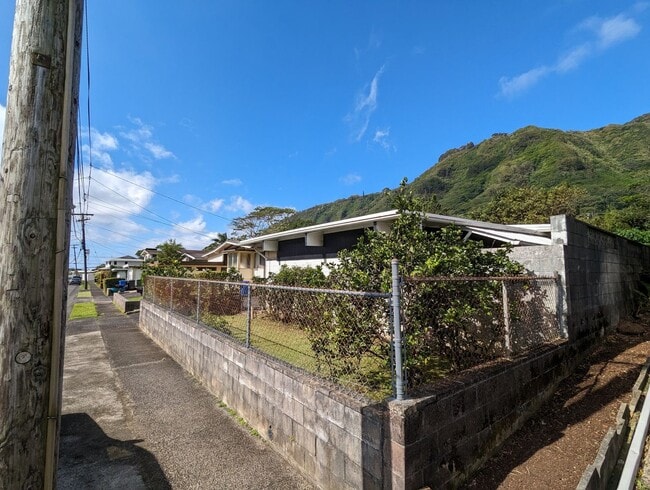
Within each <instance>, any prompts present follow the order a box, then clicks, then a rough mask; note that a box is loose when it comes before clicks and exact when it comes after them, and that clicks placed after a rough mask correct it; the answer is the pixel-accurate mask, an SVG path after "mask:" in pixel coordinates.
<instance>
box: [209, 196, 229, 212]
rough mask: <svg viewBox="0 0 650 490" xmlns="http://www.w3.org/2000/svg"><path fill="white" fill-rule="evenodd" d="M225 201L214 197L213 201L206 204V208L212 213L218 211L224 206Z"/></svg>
mask: <svg viewBox="0 0 650 490" xmlns="http://www.w3.org/2000/svg"><path fill="white" fill-rule="evenodd" d="M224 202H225V201H224V200H223V199H213V200H212V201H210V202H209V203H207V204H206V208H207V210H208V211H210V212H212V213H216V212H217V211H219V210H220V209H221V208H222V207H223V204H224Z"/></svg>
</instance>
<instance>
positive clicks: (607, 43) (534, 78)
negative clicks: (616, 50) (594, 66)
mask: <svg viewBox="0 0 650 490" xmlns="http://www.w3.org/2000/svg"><path fill="white" fill-rule="evenodd" d="M643 5H645V4H637V6H636V8H635V9H634V10H635V11H637V12H639V11H641V10H642V9H643V8H644V7H643ZM575 30H576V31H577V32H586V33H587V35H588V40H587V41H585V42H582V43H580V44H577V45H575V46H573V47H571V48H570V49H569V50H568V51H567V52H566V53H564V54H562V55H560V56H559V57H558V58H557V60H556V61H555V63H554V64H553V65H550V66H546V65H542V66H538V67H535V68H531V69H530V70H527V71H525V72H523V73H521V74H519V75H515V76H513V77H501V78H500V79H499V93H498V95H499V96H502V97H506V98H513V97H516V96H517V95H520V94H522V93H524V92H525V91H527V90H528V89H530V88H531V87H533V86H534V85H536V84H537V83H539V82H540V80H542V78H544V77H546V76H550V75H552V74H563V73H566V72H569V71H571V70H575V69H577V68H579V67H580V65H582V64H583V63H584V62H585V61H586V60H587V59H589V58H592V57H594V56H597V55H599V54H601V53H603V52H604V51H606V50H607V49H609V48H611V47H612V46H615V45H616V44H619V43H621V42H624V41H626V40H628V39H632V38H633V37H635V36H637V35H638V34H639V32H641V26H640V25H639V23H638V22H637V21H636V20H635V19H633V18H632V17H630V16H629V15H628V14H626V13H621V14H618V15H615V16H613V17H608V18H606V19H603V18H601V17H590V18H588V19H586V20H584V21H583V22H581V23H580V24H579V25H578V26H577V28H576V29H575Z"/></svg>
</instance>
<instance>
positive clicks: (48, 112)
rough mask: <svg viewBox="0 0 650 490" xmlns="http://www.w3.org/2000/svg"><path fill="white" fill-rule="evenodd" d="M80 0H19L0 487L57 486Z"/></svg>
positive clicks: (2, 268) (0, 230) (6, 208)
mask: <svg viewBox="0 0 650 490" xmlns="http://www.w3.org/2000/svg"><path fill="white" fill-rule="evenodd" d="M82 10H83V0H17V2H16V13H15V18H14V31H13V41H12V46H11V63H10V69H9V88H8V94H7V112H6V119H5V131H4V146H3V149H2V160H1V161H0V488H2V489H4V488H7V489H9V488H35V489H36V488H51V487H53V486H54V485H55V477H56V464H57V456H58V455H57V453H58V434H59V426H60V416H61V415H60V412H61V410H60V409H61V378H62V364H63V363H62V355H63V345H64V344H63V340H64V330H65V317H66V307H65V306H66V305H65V300H66V291H67V270H68V251H69V242H70V213H71V211H72V183H73V180H74V156H75V147H76V145H75V143H76V121H77V109H78V99H79V96H78V91H79V67H80V50H81V23H82V22H81V19H82Z"/></svg>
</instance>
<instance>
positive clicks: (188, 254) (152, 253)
mask: <svg viewBox="0 0 650 490" xmlns="http://www.w3.org/2000/svg"><path fill="white" fill-rule="evenodd" d="M226 243H231V242H226ZM223 245H224V244H221V246H220V248H223ZM159 252H160V251H159V250H158V249H157V248H145V249H143V250H140V251H139V252H138V255H140V257H142V259H143V260H144V261H145V262H149V263H152V264H155V263H156V260H157V257H158V253H159ZM214 252H215V251H214V250H212V251H210V252H205V251H204V250H189V249H183V250H182V251H181V254H182V255H181V265H182V266H183V267H186V268H188V269H191V270H197V271H215V272H223V271H225V270H226V269H227V268H228V263H227V259H226V256H225V255H224V254H222V253H221V254H220V253H214Z"/></svg>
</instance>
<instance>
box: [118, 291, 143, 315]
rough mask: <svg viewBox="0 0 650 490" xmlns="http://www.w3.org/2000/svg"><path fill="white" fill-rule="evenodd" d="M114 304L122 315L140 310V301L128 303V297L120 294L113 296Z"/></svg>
mask: <svg viewBox="0 0 650 490" xmlns="http://www.w3.org/2000/svg"><path fill="white" fill-rule="evenodd" d="M113 304H114V305H115V306H116V307H117V308H118V309H119V310H120V311H121V312H122V313H131V312H132V311H136V310H138V309H140V301H128V297H126V296H123V295H122V294H120V293H115V294H113Z"/></svg>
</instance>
